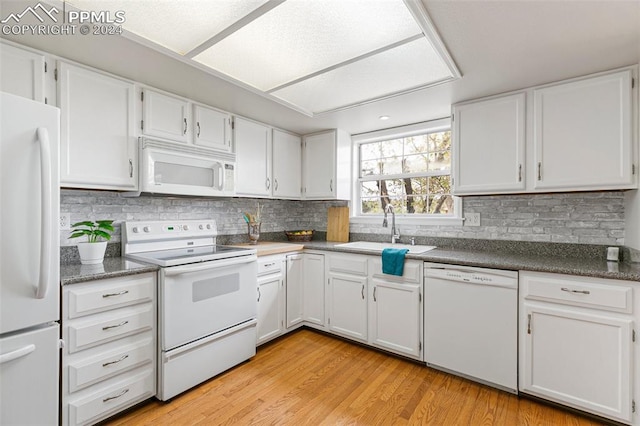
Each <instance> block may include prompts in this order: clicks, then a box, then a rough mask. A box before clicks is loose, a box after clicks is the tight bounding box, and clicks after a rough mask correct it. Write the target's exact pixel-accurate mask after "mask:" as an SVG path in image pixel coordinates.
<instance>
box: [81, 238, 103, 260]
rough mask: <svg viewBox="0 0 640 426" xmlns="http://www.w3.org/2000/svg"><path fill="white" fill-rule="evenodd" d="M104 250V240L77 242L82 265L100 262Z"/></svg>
mask: <svg viewBox="0 0 640 426" xmlns="http://www.w3.org/2000/svg"><path fill="white" fill-rule="evenodd" d="M106 250H107V242H106V241H100V242H97V243H78V253H80V263H82V264H83V265H95V264H96V263H102V261H103V260H104V253H105V251H106Z"/></svg>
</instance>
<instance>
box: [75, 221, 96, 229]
mask: <svg viewBox="0 0 640 426" xmlns="http://www.w3.org/2000/svg"><path fill="white" fill-rule="evenodd" d="M78 226H88V227H92V226H93V222H91V221H89V220H85V221H84V222H76V223H74V224H73V225H71V227H72V228H76V227H78Z"/></svg>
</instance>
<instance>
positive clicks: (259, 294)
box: [258, 287, 262, 302]
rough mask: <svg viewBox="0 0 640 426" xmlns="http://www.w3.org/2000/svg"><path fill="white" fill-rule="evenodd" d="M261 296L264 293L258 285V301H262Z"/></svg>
mask: <svg viewBox="0 0 640 426" xmlns="http://www.w3.org/2000/svg"><path fill="white" fill-rule="evenodd" d="M260 296H262V293H260V287H258V302H259V301H260Z"/></svg>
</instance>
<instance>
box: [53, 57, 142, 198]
mask: <svg viewBox="0 0 640 426" xmlns="http://www.w3.org/2000/svg"><path fill="white" fill-rule="evenodd" d="M58 99H59V104H60V110H61V112H60V119H61V125H60V183H61V185H62V186H64V187H73V188H92V189H116V190H118V189H119V190H136V189H137V187H138V178H137V170H138V160H137V152H138V151H137V149H136V148H137V143H136V142H137V140H136V137H135V136H134V132H135V130H134V128H135V124H134V120H135V114H134V104H135V87H134V85H133V83H131V82H128V81H124V80H120V79H117V78H113V77H111V76H108V75H105V74H101V73H97V72H94V71H91V70H88V69H86V68H81V67H77V66H74V65H70V64H67V63H64V62H59V63H58Z"/></svg>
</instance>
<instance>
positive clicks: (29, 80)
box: [0, 43, 45, 102]
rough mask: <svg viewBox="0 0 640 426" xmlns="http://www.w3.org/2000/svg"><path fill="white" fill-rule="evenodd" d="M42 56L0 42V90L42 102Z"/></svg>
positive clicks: (43, 64)
mask: <svg viewBox="0 0 640 426" xmlns="http://www.w3.org/2000/svg"><path fill="white" fill-rule="evenodd" d="M44 67H45V62H44V56H43V55H40V54H37V53H32V52H29V51H27V50H23V49H19V48H17V47H13V46H10V45H8V44H6V43H0V90H2V91H3V92H7V93H12V94H14V95H17V96H22V97H25V98H29V99H33V100H34V101H38V102H44V97H45V88H44V85H45V79H44V75H45V68H44Z"/></svg>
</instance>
